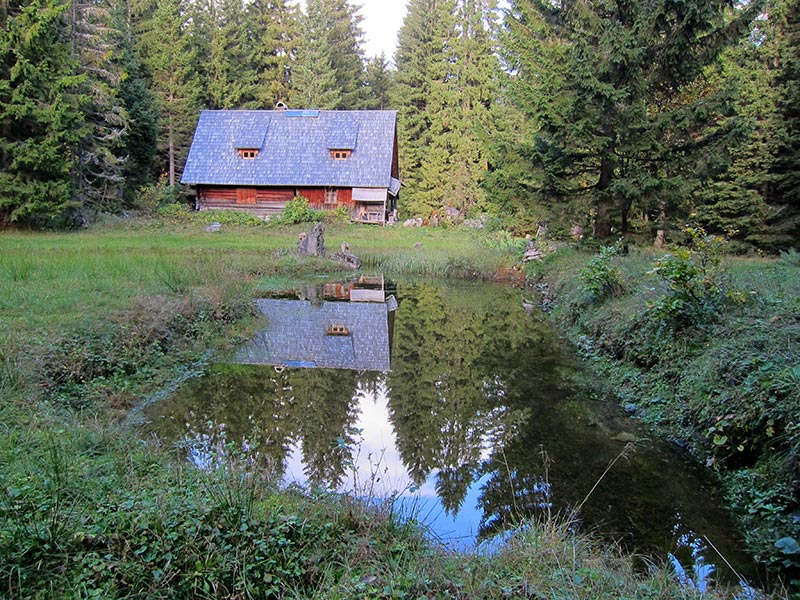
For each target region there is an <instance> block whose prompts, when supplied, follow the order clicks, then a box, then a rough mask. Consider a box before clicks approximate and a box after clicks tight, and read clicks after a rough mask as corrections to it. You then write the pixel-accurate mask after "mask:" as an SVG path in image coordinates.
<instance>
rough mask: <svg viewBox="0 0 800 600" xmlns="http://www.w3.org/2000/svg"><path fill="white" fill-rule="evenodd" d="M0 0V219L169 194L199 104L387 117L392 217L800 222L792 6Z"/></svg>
mask: <svg viewBox="0 0 800 600" xmlns="http://www.w3.org/2000/svg"><path fill="white" fill-rule="evenodd" d="M359 8H360V7H359V5H358V3H357V2H356V1H355V0H308V1H307V2H306V3H305V6H304V8H303V9H302V10H301V9H300V8H299V7H298V6H297V5H296V4H295V3H293V2H290V1H289V0H92V1H87V0H2V3H1V4H0V56H1V57H2V60H1V62H0V69H2V77H0V226H3V227H9V226H22V227H31V228H73V227H76V226H80V225H82V224H85V223H87V222H91V221H92V220H93V219H95V218H96V217H97V216H98V215H99V214H104V213H114V212H120V211H124V210H136V209H141V208H146V207H147V206H150V205H152V204H154V203H155V204H158V203H164V202H168V201H172V200H175V199H180V198H181V196H182V194H185V191H184V190H182V189H181V188H180V183H179V182H180V175H181V169H182V165H183V163H184V161H185V159H186V154H187V151H188V147H189V144H190V142H191V138H192V133H193V131H194V127H195V125H196V122H197V118H198V115H199V112H200V110H202V109H218V108H226V109H237V108H241V109H272V108H273V107H274V106H275V105H276V103H278V102H283V103H284V104H286V105H287V106H289V107H292V108H318V109H393V110H397V111H398V123H399V125H398V127H399V131H398V137H399V148H400V161H401V164H400V171H401V178H402V180H403V191H402V198H401V202H400V210H401V216H402V217H403V218H407V217H414V216H420V217H423V218H431V217H432V216H433V215H436V216H437V217H439V216H442V217H451V218H454V219H464V218H477V217H479V216H483V217H482V218H484V219H495V220H499V221H501V222H502V223H503V224H504V226H506V227H508V228H509V229H511V230H512V231H516V232H526V231H530V230H531V229H533V230H535V228H536V224H537V223H541V222H544V221H547V222H548V224H549V227H550V229H551V230H553V231H557V232H562V233H564V234H568V233H569V232H570V231H579V230H580V231H585V232H587V235H594V236H595V237H597V238H600V239H602V238H609V237H612V236H618V235H624V234H626V233H638V234H641V235H642V236H643V237H645V238H647V239H649V240H651V241H654V240H656V239H657V238H658V236H663V234H664V232H665V231H667V232H668V231H670V230H671V229H673V230H674V229H678V228H682V227H684V226H686V224H687V223H691V224H692V225H693V226H698V227H703V228H704V229H705V230H707V231H709V232H711V233H720V234H725V235H727V236H729V238H730V239H732V240H735V241H737V242H738V243H740V244H741V247H742V248H757V249H760V250H764V251H767V252H776V251H779V250H782V249H788V248H792V247H796V246H797V242H798V234H799V233H800V229H799V228H800V39H798V38H799V37H800V3H799V2H798V1H797V0H751V1H749V2H740V1H735V0H685V1H677V0H510V1H509V2H504V3H500V4H499V5H498V3H497V2H496V0H409V3H408V9H407V14H406V17H405V20H404V22H403V23H402V26H401V27H400V32H399V38H398V46H397V51H396V54H395V55H394V56H391V57H389V56H371V57H368V56H366V55H365V51H364V33H363V30H362V28H361V21H362V16H361V15H360V12H359Z"/></svg>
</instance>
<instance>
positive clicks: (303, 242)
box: [297, 223, 325, 256]
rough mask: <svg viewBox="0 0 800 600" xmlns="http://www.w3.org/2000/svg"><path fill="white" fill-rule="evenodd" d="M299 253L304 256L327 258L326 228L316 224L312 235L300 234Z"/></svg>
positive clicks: (312, 229) (298, 241)
mask: <svg viewBox="0 0 800 600" xmlns="http://www.w3.org/2000/svg"><path fill="white" fill-rule="evenodd" d="M297 252H298V253H300V254H301V255H302V256H325V226H324V225H323V224H322V223H315V224H314V227H312V228H311V233H309V234H305V233H301V234H300V239H299V240H297Z"/></svg>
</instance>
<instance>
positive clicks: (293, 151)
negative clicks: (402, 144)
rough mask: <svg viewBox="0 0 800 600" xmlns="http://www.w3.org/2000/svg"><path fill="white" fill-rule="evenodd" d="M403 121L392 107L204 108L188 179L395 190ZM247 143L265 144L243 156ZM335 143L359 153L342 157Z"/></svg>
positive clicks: (191, 152)
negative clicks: (334, 152)
mask: <svg viewBox="0 0 800 600" xmlns="http://www.w3.org/2000/svg"><path fill="white" fill-rule="evenodd" d="M396 123H397V112H396V111H391V110H363V111H361V110H358V111H345V110H341V111H337V110H329V111H326V110H320V111H308V110H307V111H297V110H204V111H202V112H201V113H200V119H199V121H198V123H197V129H196V130H195V134H194V139H193V140H192V146H191V148H190V150H189V156H188V158H187V161H186V166H185V168H184V171H183V177H182V178H181V182H182V183H184V184H189V185H202V184H205V185H246V186H286V187H306V186H307V187H328V186H330V187H374V188H386V189H388V188H389V187H391V186H393V185H395V184H394V182H396V181H397V180H394V181H393V180H392V157H393V156H392V155H393V152H394V140H395V127H396ZM240 148H248V149H258V150H259V153H258V156H257V157H256V158H253V159H243V158H241V157H240V156H239V153H238V151H237V150H238V149H240ZM332 149H336V150H352V154H351V156H350V158H348V159H347V160H335V159H333V158H332V157H331V155H330V150H332Z"/></svg>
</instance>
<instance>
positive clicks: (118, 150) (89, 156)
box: [71, 0, 129, 218]
mask: <svg viewBox="0 0 800 600" xmlns="http://www.w3.org/2000/svg"><path fill="white" fill-rule="evenodd" d="M114 9H115V7H114V6H113V5H110V4H107V3H103V2H90V3H89V2H83V1H80V0H73V1H72V18H71V29H72V53H73V56H74V57H75V58H76V59H77V61H78V65H77V71H78V73H81V74H83V75H84V78H83V80H82V82H81V83H80V84H78V86H77V87H76V91H77V93H78V95H79V103H80V108H81V111H82V112H83V115H84V127H83V128H82V129H81V131H80V134H81V136H80V137H81V139H80V141H79V142H78V143H77V144H76V146H75V149H74V157H75V164H74V165H73V170H72V184H73V190H72V192H73V194H74V196H75V198H76V200H77V202H78V203H79V204H80V205H81V208H82V209H83V210H84V211H85V213H87V212H94V213H95V214H96V213H97V212H99V211H114V210H117V209H119V208H120V207H121V203H122V197H123V187H124V180H125V163H126V161H127V152H126V148H125V145H124V143H125V139H124V136H125V134H126V133H127V130H128V124H129V117H128V113H127V111H126V110H125V106H124V103H123V101H122V99H121V98H120V97H119V95H118V90H119V86H120V84H121V83H122V81H123V80H124V78H125V73H124V71H123V68H122V62H121V48H122V46H121V42H122V32H121V31H120V30H119V29H118V28H117V27H116V24H117V22H116V21H115V19H114V12H113V11H114ZM84 218H85V217H84Z"/></svg>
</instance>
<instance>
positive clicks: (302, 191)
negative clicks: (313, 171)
mask: <svg viewBox="0 0 800 600" xmlns="http://www.w3.org/2000/svg"><path fill="white" fill-rule="evenodd" d="M297 195H298V196H302V197H304V198H307V199H308V203H309V204H310V205H311V208H314V209H316V210H325V209H331V210H332V209H334V208H338V207H339V206H346V207H347V208H352V207H353V206H354V205H355V203H354V202H353V189H352V188H339V189H338V190H337V194H336V204H335V205H334V204H327V203H326V202H325V198H326V197H327V189H326V188H299V189H298V190H297Z"/></svg>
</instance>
